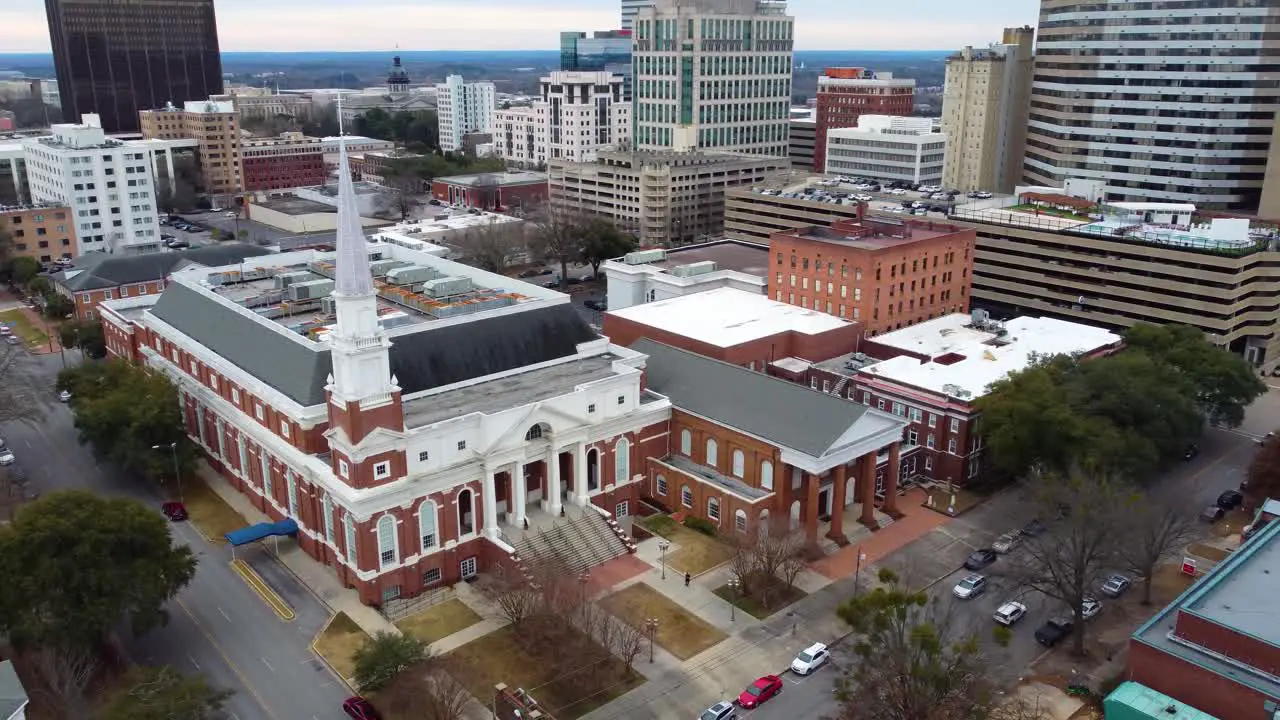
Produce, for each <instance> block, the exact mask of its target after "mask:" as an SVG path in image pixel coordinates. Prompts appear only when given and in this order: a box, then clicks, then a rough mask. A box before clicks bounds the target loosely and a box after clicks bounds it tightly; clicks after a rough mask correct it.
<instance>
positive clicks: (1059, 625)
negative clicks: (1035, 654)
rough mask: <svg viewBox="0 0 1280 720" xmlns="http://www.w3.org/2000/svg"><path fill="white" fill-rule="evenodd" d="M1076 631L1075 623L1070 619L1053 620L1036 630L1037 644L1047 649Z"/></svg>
mask: <svg viewBox="0 0 1280 720" xmlns="http://www.w3.org/2000/svg"><path fill="white" fill-rule="evenodd" d="M1074 629H1075V623H1073V622H1072V621H1071V620H1070V619H1068V618H1051V619H1050V620H1048V621H1046V622H1045V624H1043V625H1041V626H1040V627H1038V628H1036V642H1038V643H1040V644H1041V645H1043V646H1045V647H1053V646H1054V645H1057V644H1058V643H1059V642H1060V641H1061V640H1062V639H1063V638H1065V637H1067V636H1068V635H1070V634H1071V631H1072V630H1074Z"/></svg>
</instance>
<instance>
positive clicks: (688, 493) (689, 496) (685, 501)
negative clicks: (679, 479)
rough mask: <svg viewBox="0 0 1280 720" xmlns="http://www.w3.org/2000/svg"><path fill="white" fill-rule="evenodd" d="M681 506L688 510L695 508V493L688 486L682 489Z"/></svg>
mask: <svg viewBox="0 0 1280 720" xmlns="http://www.w3.org/2000/svg"><path fill="white" fill-rule="evenodd" d="M680 504H681V505H683V506H685V507H687V508H691V507H693V491H692V490H690V489H689V486H688V485H685V486H683V487H681V488H680Z"/></svg>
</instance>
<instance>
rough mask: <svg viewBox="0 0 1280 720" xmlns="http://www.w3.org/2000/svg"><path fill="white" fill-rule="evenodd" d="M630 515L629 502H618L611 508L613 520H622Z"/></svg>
mask: <svg viewBox="0 0 1280 720" xmlns="http://www.w3.org/2000/svg"><path fill="white" fill-rule="evenodd" d="M630 514H631V502H630V501H629V500H620V501H618V504H617V505H615V506H614V507H613V516H614V517H615V518H623V517H626V516H628V515H630Z"/></svg>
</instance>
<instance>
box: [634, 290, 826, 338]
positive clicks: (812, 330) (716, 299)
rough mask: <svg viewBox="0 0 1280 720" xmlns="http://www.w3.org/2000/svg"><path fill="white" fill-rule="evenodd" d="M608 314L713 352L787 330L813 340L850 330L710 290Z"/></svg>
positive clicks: (737, 293)
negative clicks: (697, 343)
mask: <svg viewBox="0 0 1280 720" xmlns="http://www.w3.org/2000/svg"><path fill="white" fill-rule="evenodd" d="M609 312H610V313H611V314H613V315H615V316H617V317H620V318H623V319H626V320H630V321H632V322H637V323H640V324H642V325H648V326H650V327H655V328H658V329H659V330H665V331H667V332H669V333H674V334H676V335H683V336H684V337H688V338H693V339H694V340H700V341H702V342H705V343H708V344H711V345H715V346H717V347H733V346H734V345H741V344H742V343H745V342H750V341H752V340H758V339H760V338H766V337H769V336H770V335H777V334H778V333H783V332H787V331H788V330H794V331H795V332H799V333H805V334H806V335H814V334H817V333H823V332H827V331H828V330H835V329H837V328H842V327H847V326H849V325H850V323H848V322H846V321H844V320H841V319H840V318H838V317H835V316H833V315H827V314H825V313H820V312H817V311H814V310H807V309H805V308H801V307H796V306H795V305H787V304H786V303H780V302H777V301H775V300H770V299H769V298H767V297H765V296H764V295H760V294H757V293H750V292H746V291H745V290H738V289H736V288H716V289H714V290H706V291H703V292H699V293H694V294H692V295H684V296H681V297H676V298H671V299H669V300H659V301H658V302H652V303H643V304H641V305H632V306H631V307H629V308H623V309H622V310H610V311H609Z"/></svg>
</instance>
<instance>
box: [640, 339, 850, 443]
mask: <svg viewBox="0 0 1280 720" xmlns="http://www.w3.org/2000/svg"><path fill="white" fill-rule="evenodd" d="M631 349H632V350H635V351H636V352H640V353H644V354H645V355H648V356H649V360H648V362H647V363H646V366H645V378H646V380H647V382H648V387H649V389H651V390H653V391H654V392H657V393H661V394H663V395H666V396H667V397H669V398H671V404H672V405H673V406H675V407H676V408H679V409H681V410H685V411H688V412H690V413H693V414H694V415H700V416H702V417H705V418H709V419H711V420H714V421H716V422H718V423H721V424H723V425H726V426H728V427H731V428H736V429H738V430H741V431H742V432H744V433H747V434H749V435H754V436H756V437H759V438H762V439H764V440H767V441H769V442H771V443H774V444H776V445H779V446H781V447H787V448H791V449H794V450H798V451H800V452H802V453H805V454H807V455H811V456H813V457H821V456H822V455H823V454H824V453H826V452H827V451H828V450H829V449H831V448H832V446H833V445H834V444H835V443H836V441H837V440H839V439H840V437H841V436H842V435H844V434H845V432H846V431H848V430H849V428H850V427H851V426H852V425H853V424H854V423H855V422H857V421H858V419H859V418H861V417H862V416H863V415H864V414H865V413H866V412H867V407H866V406H865V405H862V404H861V403H852V402H849V401H848V400H845V399H843V398H839V397H836V396H834V395H828V394H826V393H821V392H818V391H816V390H811V389H809V388H808V387H806V386H804V385H797V384H796V383H793V382H788V381H786V380H780V379H778V378H775V377H772V376H769V375H765V374H764V373H761V372H756V371H754V370H749V369H747V368H745V367H742V366H740V365H733V364H731V363H726V362H721V361H719V360H713V359H711V358H708V357H705V356H702V355H698V354H697V353H692V352H689V351H687V350H681V349H679V348H674V347H671V346H670V345H664V344H662V343H659V342H655V341H653V340H649V339H648V338H641V339H639V340H637V341H636V342H634V343H632V345H631Z"/></svg>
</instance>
